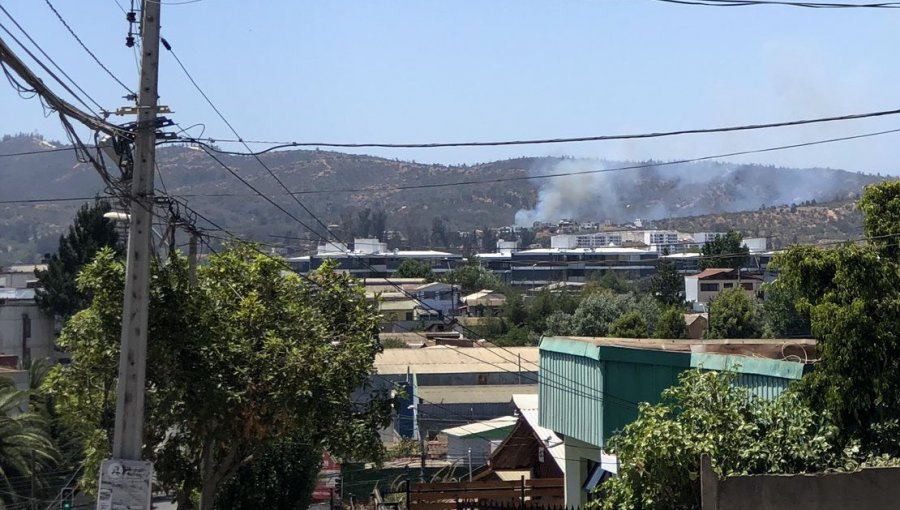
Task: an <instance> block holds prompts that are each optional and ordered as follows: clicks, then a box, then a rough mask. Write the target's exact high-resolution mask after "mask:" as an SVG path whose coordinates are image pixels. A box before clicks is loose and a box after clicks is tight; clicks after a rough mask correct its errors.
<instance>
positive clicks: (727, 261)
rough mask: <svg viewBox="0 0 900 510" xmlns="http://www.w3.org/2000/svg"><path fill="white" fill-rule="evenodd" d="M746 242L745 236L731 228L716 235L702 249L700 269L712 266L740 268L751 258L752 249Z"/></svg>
mask: <svg viewBox="0 0 900 510" xmlns="http://www.w3.org/2000/svg"><path fill="white" fill-rule="evenodd" d="M743 244H744V236H743V235H741V234H739V233H738V232H735V231H734V230H729V231H728V232H726V233H725V234H721V235H718V234H717V235H716V237H714V238H713V239H712V240H711V241H707V242H706V244H704V245H703V248H701V249H700V255H701V257H700V269H701V270H703V269H708V268H710V267H730V268H732V269H740V268H742V267H744V265H745V264H746V263H747V260H748V259H749V254H750V249H749V248H747V247H746V246H744V245H743Z"/></svg>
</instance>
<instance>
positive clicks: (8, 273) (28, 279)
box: [0, 264, 47, 289]
mask: <svg viewBox="0 0 900 510" xmlns="http://www.w3.org/2000/svg"><path fill="white" fill-rule="evenodd" d="M46 269H47V264H27V265H20V266H9V267H6V268H3V269H0V288H8V289H32V288H34V287H36V286H37V276H36V275H35V273H36V272H37V271H45V270H46Z"/></svg>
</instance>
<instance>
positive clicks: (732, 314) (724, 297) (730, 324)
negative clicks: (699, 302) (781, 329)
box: [709, 288, 763, 338]
mask: <svg viewBox="0 0 900 510" xmlns="http://www.w3.org/2000/svg"><path fill="white" fill-rule="evenodd" d="M762 334H763V322H762V317H761V316H760V313H759V307H758V306H757V304H756V300H755V299H754V298H752V297H750V296H748V295H747V293H746V292H744V290H743V289H740V288H733V289H726V290H724V291H722V292H721V293H719V295H718V296H716V298H715V299H714V300H713V301H712V303H710V305H709V338H761V337H762Z"/></svg>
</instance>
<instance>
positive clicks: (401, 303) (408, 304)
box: [378, 299, 418, 312]
mask: <svg viewBox="0 0 900 510" xmlns="http://www.w3.org/2000/svg"><path fill="white" fill-rule="evenodd" d="M416 306H418V303H417V302H416V301H415V300H412V299H391V300H387V301H381V302H379V303H378V310H379V311H381V312H386V311H390V310H415V308H416Z"/></svg>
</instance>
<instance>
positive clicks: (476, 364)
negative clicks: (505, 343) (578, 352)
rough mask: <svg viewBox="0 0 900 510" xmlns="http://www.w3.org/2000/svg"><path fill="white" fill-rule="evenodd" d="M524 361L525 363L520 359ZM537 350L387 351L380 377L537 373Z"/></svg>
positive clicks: (378, 364) (377, 364)
mask: <svg viewBox="0 0 900 510" xmlns="http://www.w3.org/2000/svg"><path fill="white" fill-rule="evenodd" d="M520 358H521V364H520V362H519V359H520ZM537 363H538V348H537V347H505V348H499V347H447V346H440V347H427V348H424V349H387V350H385V351H384V352H382V353H380V354H378V356H376V357H375V370H377V371H378V373H379V374H405V373H406V372H407V371H409V372H413V373H417V374H465V373H490V372H518V371H519V370H520V369H521V370H522V371H524V372H536V371H537Z"/></svg>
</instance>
